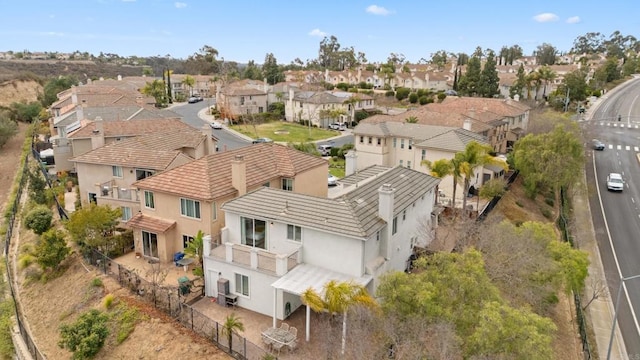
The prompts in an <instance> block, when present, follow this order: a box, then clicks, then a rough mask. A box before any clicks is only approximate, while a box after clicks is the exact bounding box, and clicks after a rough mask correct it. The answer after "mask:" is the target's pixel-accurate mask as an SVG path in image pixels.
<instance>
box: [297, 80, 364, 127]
mask: <svg viewBox="0 0 640 360" xmlns="http://www.w3.org/2000/svg"><path fill="white" fill-rule="evenodd" d="M373 109H375V100H374V99H373V97H371V96H369V95H366V94H355V93H351V92H345V91H294V89H290V90H289V96H288V97H287V99H286V101H285V119H286V120H287V121H300V120H305V121H310V122H311V125H312V126H318V127H322V128H327V127H328V126H329V124H331V123H334V122H337V123H346V124H347V126H351V123H352V122H353V120H354V119H355V113H356V111H361V110H373Z"/></svg>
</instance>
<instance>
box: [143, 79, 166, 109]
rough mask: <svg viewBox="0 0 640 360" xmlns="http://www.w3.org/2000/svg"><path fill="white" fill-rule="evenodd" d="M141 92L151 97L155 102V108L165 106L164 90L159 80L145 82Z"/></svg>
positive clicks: (162, 83)
mask: <svg viewBox="0 0 640 360" xmlns="http://www.w3.org/2000/svg"><path fill="white" fill-rule="evenodd" d="M141 92H142V93H143V94H145V95H147V96H151V97H153V98H154V99H155V100H156V106H162V105H164V104H166V98H165V95H166V89H165V85H164V82H163V81H161V80H157V79H156V80H153V81H152V82H147V83H146V85H145V86H144V87H143V88H142V90H141Z"/></svg>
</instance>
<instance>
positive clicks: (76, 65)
mask: <svg viewBox="0 0 640 360" xmlns="http://www.w3.org/2000/svg"><path fill="white" fill-rule="evenodd" d="M27 74H35V75H36V76H38V77H40V78H43V79H44V80H46V79H48V78H51V77H56V76H74V77H75V78H76V79H77V80H78V81H81V82H85V81H86V79H92V80H97V79H99V78H105V79H109V78H112V79H115V78H117V76H118V75H122V76H141V75H142V66H129V65H124V66H123V65H113V64H106V63H96V62H93V61H62V60H0V83H1V82H4V81H7V80H12V79H17V78H23V77H24V76H25V75H27Z"/></svg>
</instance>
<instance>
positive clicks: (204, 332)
mask: <svg viewBox="0 0 640 360" xmlns="http://www.w3.org/2000/svg"><path fill="white" fill-rule="evenodd" d="M85 258H86V260H87V261H88V262H89V263H90V264H91V265H93V266H95V267H96V268H98V269H99V270H100V271H101V272H102V273H104V274H106V275H108V276H111V277H112V278H114V279H115V280H117V281H118V283H119V284H120V285H121V286H122V287H124V288H127V289H129V290H130V291H131V292H132V293H134V294H137V295H138V296H140V297H141V298H142V299H144V300H145V301H147V302H149V303H152V304H153V305H154V307H155V308H156V309H159V310H162V311H164V312H165V313H167V314H168V315H169V316H171V317H172V318H173V319H175V320H177V321H178V322H179V323H180V324H182V325H183V326H184V327H185V328H187V329H190V330H192V331H193V332H195V333H196V334H198V335H200V336H202V337H203V338H205V339H208V340H209V341H211V342H212V343H213V344H214V345H216V346H217V347H218V348H219V349H220V350H222V351H224V352H226V353H227V354H229V355H231V356H233V357H234V358H236V359H248V360H260V359H264V358H265V357H266V356H267V355H269V354H270V353H269V352H268V351H267V350H265V349H263V348H261V347H260V346H258V345H256V344H254V343H252V342H251V341H248V340H247V339H246V338H244V337H242V336H240V335H238V334H236V333H233V334H232V335H231V336H232V341H231V346H229V337H228V336H225V334H223V331H222V328H223V325H222V324H220V323H218V322H217V321H215V320H213V319H211V318H209V317H208V316H206V315H205V314H203V313H201V312H199V311H198V310H196V309H194V308H193V307H192V306H191V305H189V304H190V303H192V302H194V301H197V300H199V299H200V298H202V297H203V296H204V287H203V288H202V290H201V292H200V293H196V294H195V296H194V295H193V293H191V292H189V293H186V294H185V293H183V291H182V290H181V289H180V286H164V285H162V286H161V285H159V284H157V283H154V282H153V281H148V280H146V279H144V278H142V277H140V276H139V275H138V274H137V273H136V272H134V271H131V270H129V269H127V268H126V267H125V266H124V265H122V264H118V263H117V262H116V261H115V260H113V259H111V258H109V257H108V256H106V255H104V254H102V253H100V252H99V251H97V250H92V251H91V252H90V253H89V254H88V255H86V256H85ZM274 358H275V357H274Z"/></svg>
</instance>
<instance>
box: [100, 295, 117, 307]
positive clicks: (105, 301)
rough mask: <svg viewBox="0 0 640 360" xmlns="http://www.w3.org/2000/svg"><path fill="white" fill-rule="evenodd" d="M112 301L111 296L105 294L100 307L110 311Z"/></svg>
mask: <svg viewBox="0 0 640 360" xmlns="http://www.w3.org/2000/svg"><path fill="white" fill-rule="evenodd" d="M114 300H115V298H114V297H113V294H107V296H105V297H104V298H103V299H102V306H104V308H105V309H110V308H111V306H113V301H114Z"/></svg>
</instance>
